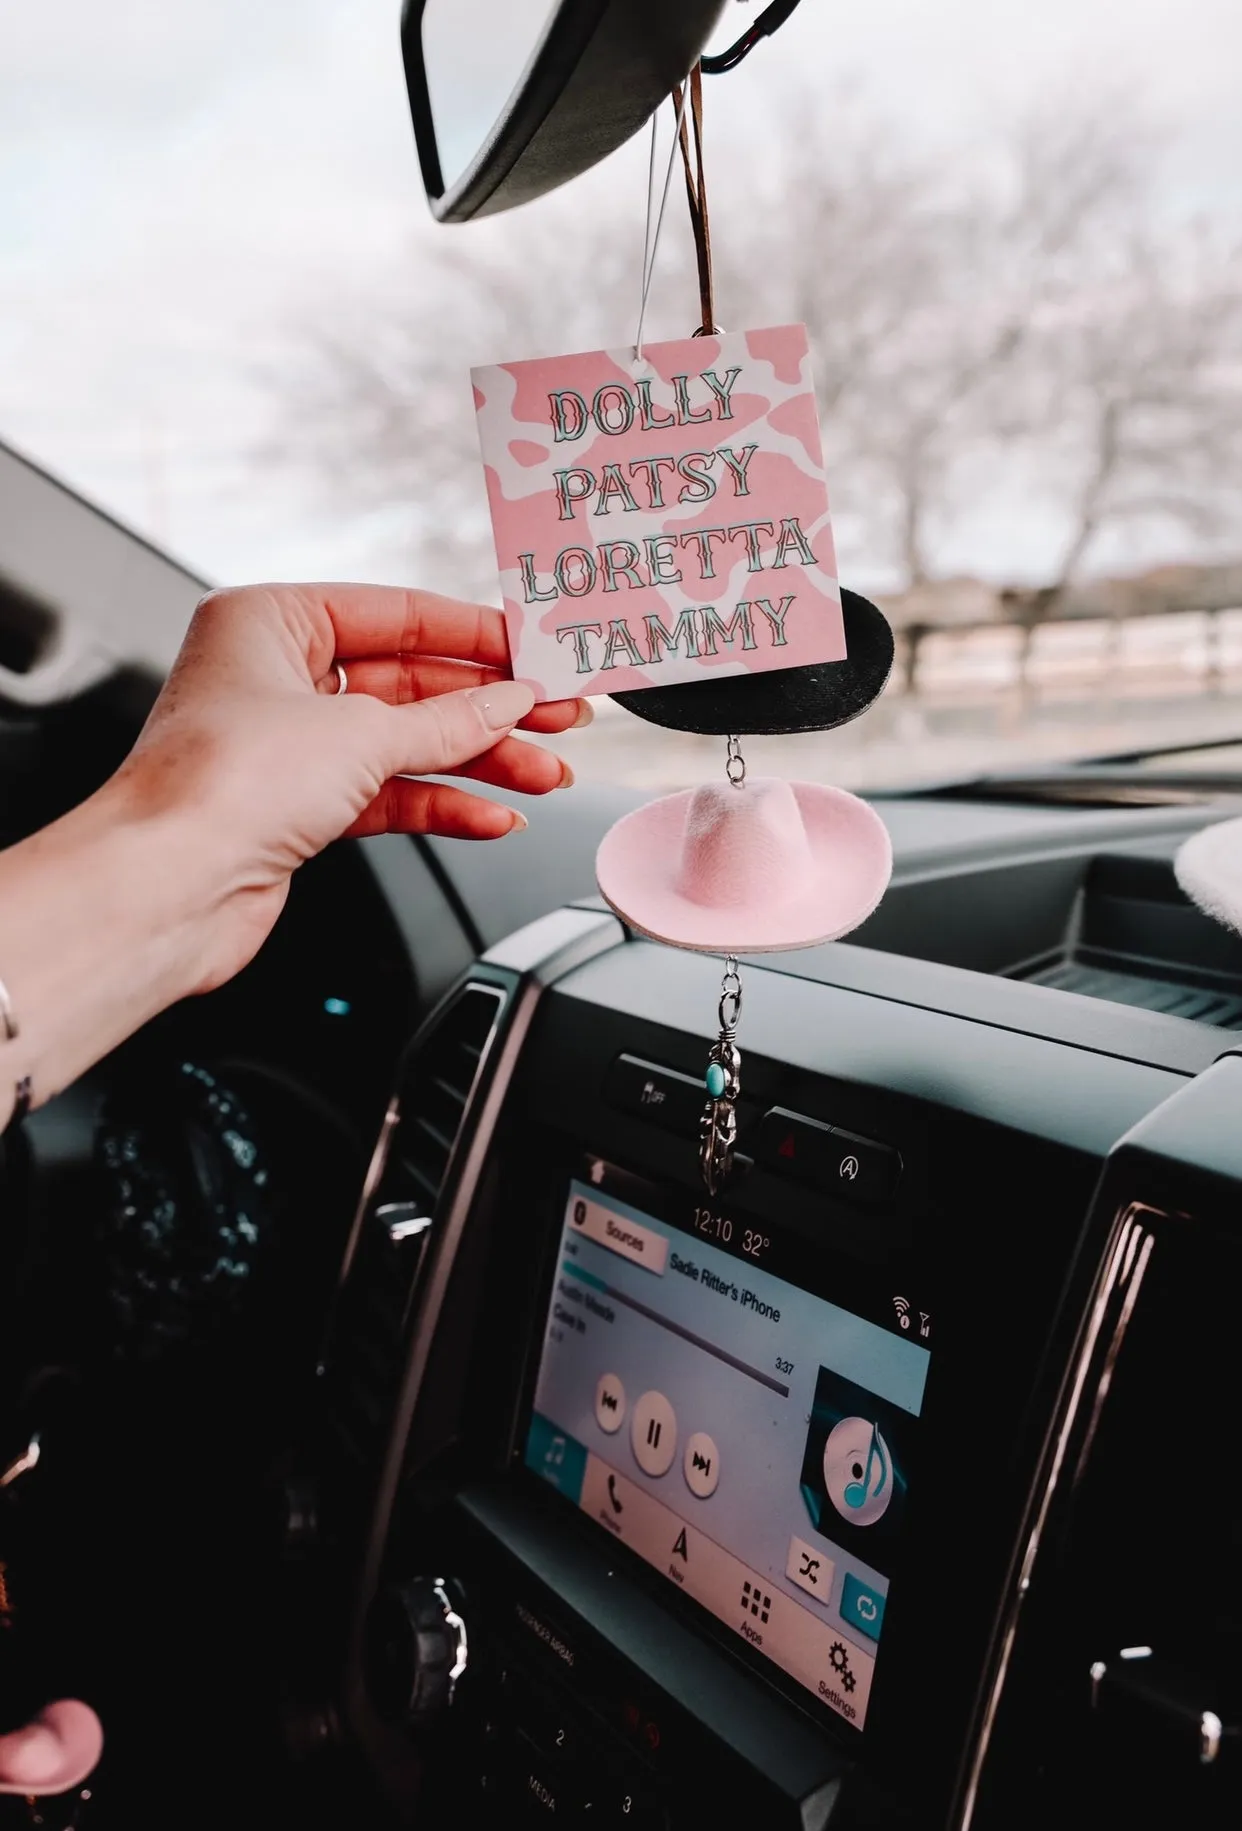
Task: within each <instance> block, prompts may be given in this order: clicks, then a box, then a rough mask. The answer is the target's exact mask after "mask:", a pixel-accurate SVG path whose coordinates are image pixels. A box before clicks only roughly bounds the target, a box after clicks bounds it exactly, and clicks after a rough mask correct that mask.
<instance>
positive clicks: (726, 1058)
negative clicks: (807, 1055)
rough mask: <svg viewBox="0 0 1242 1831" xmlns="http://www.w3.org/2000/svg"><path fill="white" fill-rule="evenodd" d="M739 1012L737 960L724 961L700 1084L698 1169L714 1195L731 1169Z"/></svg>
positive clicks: (738, 1071)
mask: <svg viewBox="0 0 1242 1831" xmlns="http://www.w3.org/2000/svg"><path fill="white" fill-rule="evenodd" d="M741 1014H742V981H741V979H740V978H739V977H738V970H737V961H736V960H734V959H733V957H732V956H731V955H730V957H729V958H728V959H727V960H726V961H725V975H724V979H723V980H722V982H721V986H720V1007H719V1016H720V1035H719V1036H718V1037H717V1038H716V1040H715V1042H714V1043H713V1044H712V1046H711V1048H710V1049H709V1051H708V1054H707V1072H706V1073H705V1074H704V1076H703V1085H704V1087H705V1088H706V1089H707V1105H706V1107H705V1108H704V1110H703V1118H702V1121H701V1124H700V1128H699V1139H700V1142H699V1168H700V1170H701V1171H702V1175H703V1182H704V1185H705V1187H706V1189H707V1193H708V1194H709V1195H717V1194H719V1192H720V1190H721V1189H722V1188H723V1187H724V1185H725V1183H726V1181H727V1180H728V1176H729V1172H730V1170H731V1169H732V1168H733V1147H734V1145H735V1144H736V1142H737V1097H738V1094H739V1093H740V1092H741V1072H742V1057H741V1052H740V1051H739V1049H738V1046H737V1044H736V1042H735V1041H734V1037H735V1035H736V1032H737V1022H738V1018H739V1017H740V1016H741Z"/></svg>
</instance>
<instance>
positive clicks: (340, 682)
mask: <svg viewBox="0 0 1242 1831" xmlns="http://www.w3.org/2000/svg"><path fill="white" fill-rule="evenodd" d="M333 666H334V667H335V669H336V697H337V698H338V699H339V697H340V695H341V694H342V693H348V691H349V681H348V680H347V679H346V676H345V669H344V668H343V666H342V665H341V663H340V662H339V661H336V662H334V663H333Z"/></svg>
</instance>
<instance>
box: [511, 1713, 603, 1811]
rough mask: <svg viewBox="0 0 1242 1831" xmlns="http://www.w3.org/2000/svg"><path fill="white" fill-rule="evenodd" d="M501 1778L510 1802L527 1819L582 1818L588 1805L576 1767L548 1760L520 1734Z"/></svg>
mask: <svg viewBox="0 0 1242 1831" xmlns="http://www.w3.org/2000/svg"><path fill="white" fill-rule="evenodd" d="M498 1777H499V1778H500V1779H501V1780H502V1783H503V1784H504V1790H505V1791H506V1792H507V1793H508V1794H509V1798H510V1801H511V1803H512V1804H513V1805H514V1806H515V1807H516V1808H517V1809H518V1811H519V1812H520V1813H523V1814H524V1822H526V1823H532V1822H533V1823H535V1824H542V1823H543V1822H544V1820H545V1819H546V1820H547V1822H548V1823H549V1824H564V1823H565V1822H566V1820H569V1821H570V1822H571V1823H572V1822H573V1821H575V1820H577V1819H580V1818H583V1817H584V1816H585V1815H584V1811H583V1808H584V1806H585V1804H586V1800H585V1797H584V1795H583V1791H582V1785H581V1782H580V1779H579V1777H578V1774H577V1772H576V1770H575V1769H573V1768H571V1767H569V1766H568V1765H567V1764H564V1763H561V1762H557V1761H554V1760H549V1759H548V1758H547V1756H546V1755H543V1754H541V1753H540V1751H539V1750H538V1749H537V1748H536V1747H535V1746H534V1744H533V1743H531V1742H529V1741H528V1740H527V1738H526V1737H525V1736H524V1735H522V1734H521V1733H519V1734H518V1735H517V1736H516V1738H515V1740H514V1747H513V1752H512V1754H511V1756H510V1757H509V1759H508V1760H507V1761H505V1762H503V1763H501V1764H500V1767H499V1769H498Z"/></svg>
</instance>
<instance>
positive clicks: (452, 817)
mask: <svg viewBox="0 0 1242 1831" xmlns="http://www.w3.org/2000/svg"><path fill="white" fill-rule="evenodd" d="M525 825H526V820H525V818H524V816H523V815H521V814H519V813H517V812H516V810H515V809H513V808H511V807H505V806H504V805H503V803H501V802H497V801H485V800H483V798H482V797H481V796H480V795H469V794H467V793H466V791H465V790H464V789H461V788H450V787H447V786H446V785H445V784H444V783H442V782H411V781H408V780H406V779H405V778H404V777H400V776H395V777H393V779H392V780H391V781H389V782H385V784H384V786H383V788H382V789H381V790H380V792H379V794H378V795H377V796H376V797H375V799H374V801H372V803H371V805H370V807H368V808H366V809H365V810H364V812H363V813H362V814H361V815H360V816H359V818H358V819H357V820H356V821H355V822H354V824H353V826H352V827H351V828H350V830H349V835H348V836H349V837H350V838H351V839H369V838H371V837H372V836H373V835H374V834H376V833H435V834H437V835H439V837H441V838H442V839H503V838H504V836H505V835H506V833H513V832H520V831H521V830H522V828H523V827H524V826H525Z"/></svg>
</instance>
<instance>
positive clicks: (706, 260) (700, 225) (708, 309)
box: [673, 64, 716, 337]
mask: <svg viewBox="0 0 1242 1831" xmlns="http://www.w3.org/2000/svg"><path fill="white" fill-rule="evenodd" d="M689 84H690V107H689V109H685V108H683V107H682V93H681V89H680V88H678V89H675V90H674V91H673V102H674V105H675V106H676V107H677V109H678V110H679V111H680V113H681V136H680V138H681V163H682V167H683V169H684V171H685V174H686V201H687V203H688V204H689V206H690V227H691V230H692V231H693V234H694V255H695V260H696V261H697V263H698V269H699V311H700V320H701V321H700V325H699V329H698V331H697V332H696V333H695V334H696V335H697V336H700V337H710V336H711V335H712V333H713V331H715V329H716V297H715V287H714V283H713V280H712V233H711V225H710V223H709V221H708V216H707V179H706V177H705V175H704V172H703V73H702V70H701V69H700V67H699V65H698V64H695V66H694V68H693V70H692V71H691V72H690V77H689ZM687 113H688V114H689V116H690V121H691V124H692V125H693V128H694V163H693V166H692V165H691V161H690V133H689V129H688V128H687V125H686V115H687Z"/></svg>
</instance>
